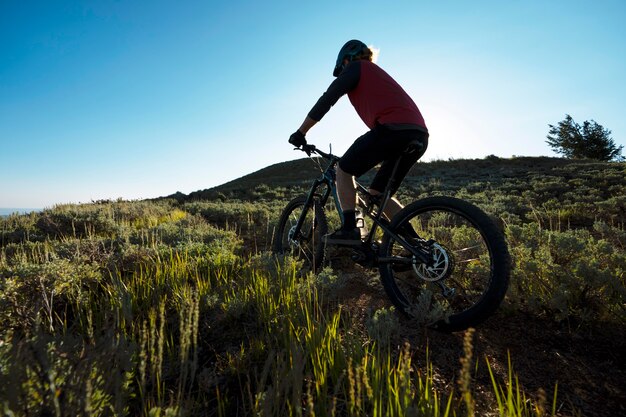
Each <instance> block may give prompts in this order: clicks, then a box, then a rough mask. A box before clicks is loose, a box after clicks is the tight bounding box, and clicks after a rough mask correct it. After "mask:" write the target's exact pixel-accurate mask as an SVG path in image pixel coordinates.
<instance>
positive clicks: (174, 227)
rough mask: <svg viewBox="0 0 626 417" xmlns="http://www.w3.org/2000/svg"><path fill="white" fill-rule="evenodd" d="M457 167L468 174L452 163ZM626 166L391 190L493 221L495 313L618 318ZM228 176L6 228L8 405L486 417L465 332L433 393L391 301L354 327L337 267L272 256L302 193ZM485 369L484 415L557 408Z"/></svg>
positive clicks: (454, 175) (451, 166) (587, 322)
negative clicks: (189, 191)
mask: <svg viewBox="0 0 626 417" xmlns="http://www.w3.org/2000/svg"><path fill="white" fill-rule="evenodd" d="M533 164H534V165H538V166H539V167H538V168H536V169H535V170H534V171H532V170H529V166H532V165H533ZM470 166H471V167H472V169H473V171H472V172H474V173H475V174H476V175H475V176H473V182H472V183H467V181H465V178H464V177H463V176H461V175H459V172H460V170H467V169H468V167H470ZM278 168H280V167H277V169H278ZM427 168H430V169H427ZM424 170H425V171H424ZM278 171H280V170H278ZM303 171H306V170H303ZM268 172H270V173H271V170H270V171H268ZM306 173H307V175H308V171H306ZM496 173H499V174H498V175H496ZM624 173H625V165H624V164H596V163H582V162H576V163H565V161H563V160H552V159H547V160H535V161H533V160H530V159H524V158H519V159H517V160H512V161H506V160H500V159H493V158H491V159H486V160H484V161H475V162H474V164H473V165H472V162H471V161H451V162H447V163H446V162H435V163H431V165H430V167H428V166H426V167H424V166H423V165H422V166H418V167H416V168H415V170H414V173H413V174H412V175H413V176H411V177H409V178H408V179H407V184H408V186H407V187H406V188H405V189H404V190H403V192H402V193H401V195H400V198H401V199H402V200H404V201H408V200H409V199H414V198H417V197H420V196H425V195H427V194H431V193H443V194H450V195H456V196H460V197H463V198H466V199H469V200H471V201H473V202H475V203H477V204H479V205H480V206H481V207H483V208H485V209H486V210H487V211H489V212H491V213H492V214H494V215H496V216H498V217H500V218H501V219H503V222H504V227H505V231H506V234H507V239H508V242H509V245H510V249H511V253H512V256H513V260H514V268H513V277H512V284H511V288H510V291H509V294H508V296H507V299H506V304H505V306H504V308H505V309H506V310H507V311H519V312H524V313H525V314H531V315H534V316H537V317H549V319H550V320H554V321H560V322H567V323H570V324H571V325H572V327H573V328H580V329H594V328H600V327H602V326H604V325H606V324H608V323H610V324H614V325H617V326H623V325H624V324H625V315H624V312H625V311H624V310H625V307H624V299H625V298H624V296H625V295H626V291H625V288H626V286H625V282H624V281H625V271H626V251H625V249H624V247H625V245H626V225H625V220H624V219H625V217H624V210H625V209H624V204H625V202H626V194H625V192H626V191H625V190H626V184H625V180H624V175H623V174H624ZM266 174H267V173H266ZM268 175H269V174H268ZM419 175H423V176H424V177H425V178H424V179H423V180H422V181H421V182H419V183H418V182H417V178H418V176H419ZM429 175H430V177H429ZM253 180H254V178H247V179H246V180H245V181H253ZM285 181H287V180H285ZM293 181H295V183H298V181H299V180H298V179H295V180H293ZM239 184H240V185H237V183H233V184H230V185H229V188H227V189H226V188H225V189H223V190H213V191H211V192H210V193H209V192H207V193H205V196H208V197H209V198H210V199H209V200H198V201H191V200H187V199H186V198H185V197H184V196H180V195H179V196H178V198H177V199H167V200H159V201H138V202H126V201H101V202H96V203H93V204H86V205H62V206H57V207H54V208H51V209H47V210H44V211H43V212H42V213H33V214H30V215H25V216H15V215H13V216H10V217H8V218H4V219H1V220H0V233H1V237H0V323H1V324H0V379H1V380H2V384H0V407H2V409H3V412H4V415H20V416H27V415H53V416H60V415H90V416H91V415H93V416H105V415H133V416H134V415H139V416H157V415H161V416H163V415H172V416H174V415H175V416H185V415H189V416H191V415H218V416H230V415H237V414H238V415H261V416H303V415H304V416H313V415H316V416H362V415H371V416H433V417H435V416H469V415H479V411H477V407H479V406H480V407H483V408H484V407H486V406H485V405H484V404H482V405H479V404H478V403H477V393H476V391H475V390H474V387H475V386H474V380H473V375H474V372H475V370H474V367H475V366H478V365H477V363H478V361H479V360H482V359H483V358H479V359H476V358H474V355H473V350H472V346H473V343H474V340H473V332H472V331H469V332H468V333H467V334H466V335H465V336H466V337H465V347H464V355H463V358H462V362H461V363H460V364H459V368H458V375H459V378H458V381H456V384H453V387H449V388H448V389H441V384H440V383H438V381H437V378H436V376H435V373H434V370H433V365H432V363H431V362H430V361H429V359H428V353H427V352H416V351H415V349H414V347H412V346H411V345H409V344H406V343H400V344H398V343H397V340H396V338H395V335H396V334H397V332H398V329H399V327H400V326H401V323H400V322H399V320H398V315H397V314H396V313H395V312H394V311H393V309H380V310H377V311H374V312H372V313H371V315H369V316H368V318H367V320H366V322H365V324H364V325H363V324H361V323H360V322H359V321H358V320H359V319H357V318H356V317H355V316H354V315H353V314H351V313H349V311H348V310H347V309H344V308H341V306H340V305H339V304H338V303H336V302H334V301H333V295H334V293H335V292H336V291H337V290H338V289H339V288H341V286H342V285H344V284H345V282H344V280H345V278H344V277H341V276H338V275H335V272H334V271H332V270H330V269H325V270H324V271H322V272H321V273H320V274H319V275H318V276H312V275H308V276H305V277H302V276H301V275H300V273H299V270H300V267H299V265H298V263H297V262H296V261H295V260H293V259H289V258H285V259H282V258H275V257H274V256H273V255H271V254H270V253H269V252H268V251H267V250H268V249H269V248H270V247H271V239H272V235H273V228H274V226H275V222H276V220H277V218H278V216H279V214H280V210H281V208H282V207H283V206H284V205H285V203H286V201H287V200H288V199H289V198H290V197H292V196H293V194H294V193H295V192H297V191H298V190H296V191H293V190H290V189H288V188H286V187H283V186H281V187H283V188H280V187H278V188H272V187H268V186H262V185H259V184H256V185H254V184H251V183H249V182H248V183H239ZM442 184H445V185H442ZM238 186H241V190H246V191H245V192H244V191H241V192H239V191H237V189H238V188H237V187H238ZM438 187H441V188H438ZM590 207H593V210H591V209H590ZM416 355H417V356H419V355H421V356H422V357H424V356H425V360H424V361H423V363H424V365H422V366H418V365H417V364H416V362H415V358H416ZM487 367H488V371H489V375H490V380H491V397H490V398H492V400H491V403H490V405H488V406H487V407H488V408H489V409H490V411H491V412H492V413H493V414H494V415H501V416H548V415H556V414H558V410H557V404H559V403H560V401H559V400H558V391H557V389H556V387H555V388H554V391H553V392H554V394H553V395H552V396H551V399H550V400H548V398H547V395H546V394H545V392H546V391H543V390H541V391H539V394H536V393H532V394H529V393H527V392H525V391H524V387H523V386H522V384H520V382H519V381H518V379H517V377H516V376H515V372H514V368H513V367H514V364H512V363H511V362H510V361H509V363H508V369H507V376H506V378H504V379H503V380H500V379H499V377H498V373H496V372H493V368H492V367H491V365H490V363H489V362H487ZM554 383H555V386H556V381H554ZM544 389H547V390H551V389H552V388H551V387H544ZM481 401H483V402H484V401H486V400H484V399H483V398H482V397H481Z"/></svg>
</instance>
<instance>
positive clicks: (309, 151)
mask: <svg viewBox="0 0 626 417" xmlns="http://www.w3.org/2000/svg"><path fill="white" fill-rule="evenodd" d="M294 150H299V151H302V152H304V153H306V154H307V155H308V156H311V154H312V153H315V154H318V155H319V156H321V157H322V158H325V159H329V160H333V159H339V157H337V156H335V155H333V154H331V153H326V152H324V151H321V150H319V149H317V147H316V146H315V145H313V144H306V145H302V146H301V147H299V148H294Z"/></svg>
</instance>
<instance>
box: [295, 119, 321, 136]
mask: <svg viewBox="0 0 626 417" xmlns="http://www.w3.org/2000/svg"><path fill="white" fill-rule="evenodd" d="M316 123H317V121H316V120H313V119H311V118H310V117H309V116H307V117H306V119H304V122H302V125H301V126H300V127H299V128H298V130H299V131H300V132H302V134H303V135H306V132H308V131H309V129H310V128H312V127H313V126H315V124H316Z"/></svg>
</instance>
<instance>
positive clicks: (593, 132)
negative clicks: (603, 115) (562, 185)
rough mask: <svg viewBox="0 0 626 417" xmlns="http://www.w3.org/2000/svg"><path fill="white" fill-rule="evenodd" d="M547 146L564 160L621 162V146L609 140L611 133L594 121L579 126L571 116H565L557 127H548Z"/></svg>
mask: <svg viewBox="0 0 626 417" xmlns="http://www.w3.org/2000/svg"><path fill="white" fill-rule="evenodd" d="M548 126H550V131H549V132H548V136H547V138H548V140H547V141H546V142H547V143H548V145H550V147H551V148H552V150H553V151H555V152H556V153H560V154H562V155H563V156H565V157H566V158H573V159H578V158H590V159H598V160H600V161H613V160H615V161H623V160H624V157H623V156H622V155H621V152H622V149H623V148H624V147H623V146H617V145H616V144H615V142H614V141H613V139H611V131H610V130H608V129H605V128H604V127H602V125H599V124H598V123H596V122H595V121H594V120H591V121H587V120H585V122H584V123H583V125H582V126H580V125H579V124H578V123H576V122H574V119H572V116H570V115H569V114H567V115H565V119H564V120H562V121H560V122H559V124H558V125H556V126H553V125H548Z"/></svg>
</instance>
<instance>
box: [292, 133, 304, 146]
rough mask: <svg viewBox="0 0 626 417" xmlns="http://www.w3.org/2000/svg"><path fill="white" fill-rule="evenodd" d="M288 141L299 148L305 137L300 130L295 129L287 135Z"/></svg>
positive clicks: (302, 144)
mask: <svg viewBox="0 0 626 417" xmlns="http://www.w3.org/2000/svg"><path fill="white" fill-rule="evenodd" d="M289 143H291V144H292V145H293V146H295V147H297V148H299V147H300V146H305V145H306V138H305V137H304V133H302V132H300V130H296V131H295V132H294V133H292V134H291V136H289Z"/></svg>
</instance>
